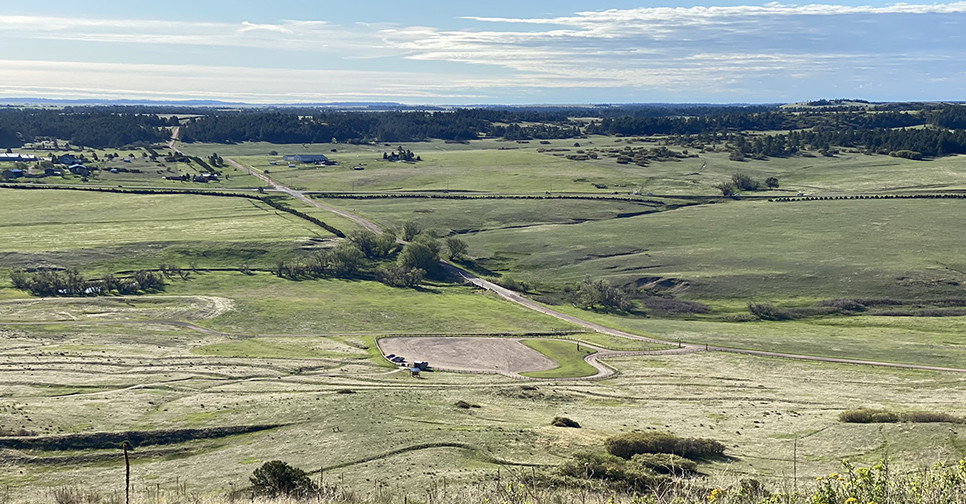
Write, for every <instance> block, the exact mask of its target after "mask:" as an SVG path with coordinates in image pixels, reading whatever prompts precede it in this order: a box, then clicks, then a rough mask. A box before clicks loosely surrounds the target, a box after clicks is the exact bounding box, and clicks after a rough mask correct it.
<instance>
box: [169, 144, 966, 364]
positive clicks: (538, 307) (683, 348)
mask: <svg viewBox="0 0 966 504" xmlns="http://www.w3.org/2000/svg"><path fill="white" fill-rule="evenodd" d="M178 133H179V128H175V129H174V131H173V133H172V139H171V143H170V144H169V145H170V146H171V148H172V149H173V150H175V151H178V150H177V149H176V148H175V143H176V140H177V135H178ZM178 152H180V151H178ZM225 160H226V161H228V162H229V163H231V164H232V165H233V166H235V167H237V168H239V169H241V170H244V171H245V172H247V173H250V174H251V175H253V176H255V177H257V178H258V179H260V180H262V181H264V182H266V183H267V184H269V185H271V186H272V187H273V188H274V189H275V190H276V191H280V192H283V193H285V194H288V195H290V196H292V197H293V198H296V199H298V200H299V201H303V202H305V203H307V204H309V205H312V206H314V207H316V208H319V209H322V210H325V211H328V212H332V213H335V214H337V215H340V216H342V217H345V218H347V219H350V220H352V221H353V222H356V223H358V224H359V225H360V226H362V227H364V228H366V229H368V230H370V231H372V232H375V233H381V232H382V228H381V227H380V226H379V225H377V224H375V223H374V222H372V221H370V220H368V219H365V218H363V217H360V216H358V215H355V214H352V213H349V212H346V211H344V210H341V209H338V208H334V207H331V206H328V205H324V204H322V203H319V202H317V201H314V200H312V199H311V198H309V197H308V196H306V195H305V194H304V193H303V192H302V191H296V190H294V189H291V188H289V187H286V186H285V185H283V184H281V183H279V182H277V181H275V180H273V179H271V178H270V177H269V176H267V175H265V174H264V173H261V172H258V171H256V170H254V169H252V168H249V167H245V166H243V165H242V164H241V163H238V162H237V161H235V160H234V159H231V158H225ZM440 263H441V265H442V266H443V268H444V269H445V270H446V271H447V272H449V273H450V274H452V275H453V276H456V277H458V278H460V279H462V280H463V281H464V282H466V283H470V284H473V285H475V286H477V287H479V288H481V289H485V290H488V291H491V292H494V293H496V294H497V295H499V296H500V297H502V298H504V299H506V300H507V301H510V302H513V303H516V304H518V305H520V306H523V307H524V308H527V309H530V310H534V311H536V312H539V313H543V314H544V315H548V316H551V317H555V318H557V319H560V320H563V321H566V322H569V323H571V324H574V325H577V326H580V327H583V328H585V329H589V330H591V331H595V332H598V333H602V334H607V335H610V336H616V337H619V338H627V339H633V340H639V341H645V342H649V343H656V344H664V345H670V346H674V347H677V348H673V349H670V350H663V351H659V352H660V353H663V354H668V353H674V354H678V353H693V352H700V351H718V352H729V353H736V354H741V355H753V356H759V357H777V358H785V359H795V360H805V361H816V362H829V363H837V364H856V365H864V366H878V367H888V368H896V369H913V370H924V371H941V372H951V373H963V374H966V369H964V368H951V367H941V366H925V365H919V364H903V363H897V362H883V361H869V360H860V359H845V358H836V357H822V356H816V355H804V354H792V353H783V352H768V351H762V350H745V349H740V348H730V347H723V346H711V345H698V344H694V343H681V342H674V341H665V340H660V339H655V338H648V337H645V336H640V335H637V334H633V333H629V332H626V331H620V330H617V329H613V328H610V327H606V326H603V325H600V324H597V323H594V322H590V321H588V320H584V319H581V318H579V317H575V316H573V315H567V314H565V313H562V312H559V311H557V310H554V309H552V308H550V307H547V306H544V305H542V304H539V303H537V302H535V301H533V300H531V299H529V298H527V297H526V296H524V295H523V294H520V293H519V292H516V291H513V290H510V289H507V288H505V287H501V286H499V285H497V284H495V283H493V282H490V281H488V280H485V279H483V278H480V277H478V276H476V275H474V274H473V273H471V272H469V271H467V270H465V269H463V268H460V267H459V266H456V265H455V264H452V263H450V262H448V261H445V260H440ZM653 353H654V352H653V351H652V352H647V351H644V352H617V351H611V350H602V351H599V352H597V353H594V354H590V355H588V356H587V357H586V358H585V360H586V361H587V362H588V363H589V364H591V365H592V366H594V367H595V368H597V370H598V371H599V372H598V374H596V375H594V376H592V377H588V378H601V377H604V376H610V375H612V374H613V373H614V370H613V369H611V368H609V367H608V366H606V365H605V364H603V363H602V362H600V359H602V358H607V357H617V356H623V355H637V354H641V355H645V354H653Z"/></svg>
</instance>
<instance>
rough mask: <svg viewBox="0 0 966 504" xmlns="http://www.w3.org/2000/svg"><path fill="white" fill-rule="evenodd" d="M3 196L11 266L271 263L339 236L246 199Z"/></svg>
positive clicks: (2, 240)
mask: <svg viewBox="0 0 966 504" xmlns="http://www.w3.org/2000/svg"><path fill="white" fill-rule="evenodd" d="M0 198H2V200H3V205H4V208H5V210H6V215H7V216H8V220H7V221H6V223H5V224H2V225H0V256H2V257H3V258H4V261H3V266H4V267H35V266H37V265H47V266H53V267H70V266H77V267H81V269H85V268H84V267H85V266H87V265H92V266H94V267H95V268H96V269H99V270H101V271H103V270H104V268H111V269H127V268H130V269H134V268H138V267H141V268H143V267H151V268H156V267H157V265H158V264H159V263H161V262H172V263H175V264H178V265H180V266H181V267H184V268H187V267H188V266H189V265H190V264H192V263H194V264H196V265H198V266H200V267H236V268H237V267H238V266H240V265H241V264H243V263H250V264H252V265H253V266H261V267H270V266H271V265H274V262H275V258H278V257H288V256H291V255H292V254H293V253H294V252H293V251H296V250H299V249H300V248H302V247H311V246H317V245H318V244H319V243H324V242H325V241H326V240H329V239H331V238H333V235H332V234H331V233H329V232H328V231H326V230H324V229H322V228H320V227H318V226H316V225H314V224H312V223H309V222H306V221H304V220H301V219H299V218H297V217H295V216H292V215H290V214H287V213H283V212H279V211H277V210H275V209H274V208H271V207H269V206H267V205H265V204H263V203H261V202H257V201H253V200H250V199H243V198H222V197H212V196H191V195H138V194H113V193H98V192H90V191H64V190H49V191H48V190H29V191H20V190H10V189H0ZM335 220H339V219H335ZM313 244H315V245H313Z"/></svg>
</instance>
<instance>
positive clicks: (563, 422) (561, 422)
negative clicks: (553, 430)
mask: <svg viewBox="0 0 966 504" xmlns="http://www.w3.org/2000/svg"><path fill="white" fill-rule="evenodd" d="M550 425H552V426H554V427H571V428H574V429H579V428H580V424H579V423H577V422H576V421H574V420H571V419H569V418H567V417H559V416H558V417H553V420H551V421H550Z"/></svg>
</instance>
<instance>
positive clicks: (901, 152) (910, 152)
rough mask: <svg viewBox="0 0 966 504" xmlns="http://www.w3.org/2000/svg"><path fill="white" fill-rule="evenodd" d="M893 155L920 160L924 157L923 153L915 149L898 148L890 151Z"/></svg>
mask: <svg viewBox="0 0 966 504" xmlns="http://www.w3.org/2000/svg"><path fill="white" fill-rule="evenodd" d="M889 155H890V156H892V157H900V158H905V159H912V160H914V161H919V160H921V159H922V153H921V152H917V151H913V150H897V151H892V152H890V153H889Z"/></svg>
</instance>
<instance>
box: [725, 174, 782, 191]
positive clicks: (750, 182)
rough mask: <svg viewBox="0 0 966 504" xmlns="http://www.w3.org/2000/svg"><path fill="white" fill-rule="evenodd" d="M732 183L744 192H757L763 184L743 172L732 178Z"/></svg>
mask: <svg viewBox="0 0 966 504" xmlns="http://www.w3.org/2000/svg"><path fill="white" fill-rule="evenodd" d="M776 182H777V180H776ZM731 183H732V184H733V185H734V186H735V187H737V188H738V189H741V190H742V191H757V190H758V187H759V186H761V182H758V181H757V180H755V179H753V178H751V177H749V176H748V175H745V174H744V173H741V172H738V173H735V174H734V175H732V176H731Z"/></svg>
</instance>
